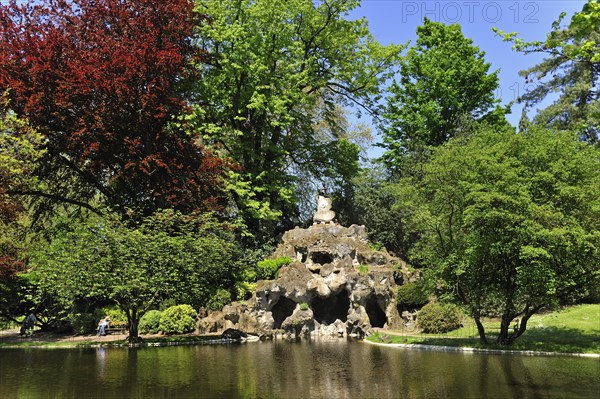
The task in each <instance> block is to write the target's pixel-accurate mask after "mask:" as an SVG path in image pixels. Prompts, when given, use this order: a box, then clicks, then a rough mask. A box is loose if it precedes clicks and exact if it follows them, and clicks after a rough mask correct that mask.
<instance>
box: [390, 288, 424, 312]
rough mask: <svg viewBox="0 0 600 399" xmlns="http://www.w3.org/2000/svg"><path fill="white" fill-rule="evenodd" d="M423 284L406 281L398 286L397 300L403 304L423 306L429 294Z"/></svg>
mask: <svg viewBox="0 0 600 399" xmlns="http://www.w3.org/2000/svg"><path fill="white" fill-rule="evenodd" d="M424 288H425V287H423V285H422V284H419V283H406V284H402V285H401V286H400V287H398V290H397V291H396V302H398V304H400V305H403V306H411V307H413V306H422V305H424V304H426V303H427V299H428V295H427V292H426V290H425V289H424Z"/></svg>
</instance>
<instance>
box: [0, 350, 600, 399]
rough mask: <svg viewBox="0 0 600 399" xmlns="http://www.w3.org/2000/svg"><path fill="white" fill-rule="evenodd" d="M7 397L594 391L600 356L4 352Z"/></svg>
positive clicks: (566, 394)
mask: <svg viewBox="0 0 600 399" xmlns="http://www.w3.org/2000/svg"><path fill="white" fill-rule="evenodd" d="M0 366H1V367H0V381H1V385H0V397H1V398H38V397H40V398H42V397H44V398H45V397H61V398H62V397H65V398H70V397H72V398H79V397H91V398H117V397H119V398H121V397H130V398H154V397H169V398H257V397H260V398H297V397H310V398H434V397H444V398H459V397H460V398H480V397H503V398H527V397H530V398H536V397H543V398H577V397H580V398H589V397H600V382H599V381H600V362H598V360H597V359H580V358H569V357H526V356H508V355H504V356H503V355H479V354H461V353H439V352H427V351H419V350H410V349H402V348H383V347H375V346H370V345H367V344H364V343H357V342H350V343H348V342H345V341H333V342H331V341H330V342H311V343H306V342H295V343H288V342H269V343H253V344H247V345H230V346H179V347H166V348H144V349H102V348H101V349H81V350H73V349H60V350H50V349H44V350H31V349H19V350H9V349H3V350H0Z"/></svg>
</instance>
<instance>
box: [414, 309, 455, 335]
mask: <svg viewBox="0 0 600 399" xmlns="http://www.w3.org/2000/svg"><path fill="white" fill-rule="evenodd" d="M462 317H463V316H462V313H461V311H460V309H459V308H458V307H457V306H456V305H452V304H440V303H438V302H432V303H428V304H427V305H425V306H423V308H422V309H421V310H420V311H419V313H418V315H417V322H418V324H419V328H420V329H421V331H423V332H424V333H432V334H443V333H447V332H449V331H452V330H456V329H457V328H460V326H461V324H462Z"/></svg>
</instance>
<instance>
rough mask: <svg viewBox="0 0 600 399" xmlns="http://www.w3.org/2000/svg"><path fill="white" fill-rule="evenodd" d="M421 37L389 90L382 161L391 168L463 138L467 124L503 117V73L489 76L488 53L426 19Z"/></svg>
mask: <svg viewBox="0 0 600 399" xmlns="http://www.w3.org/2000/svg"><path fill="white" fill-rule="evenodd" d="M417 36H418V37H417V41H416V43H415V44H414V45H413V46H411V47H410V48H409V49H408V52H407V53H406V54H405V55H404V56H403V57H402V58H401V61H400V69H399V71H398V78H397V79H396V80H395V81H394V83H393V84H392V86H391V87H390V88H389V97H388V100H387V108H386V114H385V123H386V125H385V127H384V129H383V146H384V147H385V148H386V152H385V153H384V155H383V160H384V161H385V162H386V164H387V165H388V166H389V167H390V168H392V169H394V168H397V167H398V166H399V165H400V164H401V163H402V159H403V158H405V156H406V155H410V154H418V153H421V152H423V151H424V150H425V148H426V147H428V146H438V145H441V144H443V143H445V142H446V141H447V140H448V139H449V138H451V137H454V136H456V135H458V134H460V131H461V128H464V126H465V125H466V124H468V123H470V122H472V121H481V120H484V119H485V118H486V117H487V118H491V117H492V116H495V117H496V118H497V117H498V116H499V115H502V114H503V113H504V112H503V109H497V110H495V112H493V111H494V106H495V105H496V104H498V103H499V100H498V99H495V98H494V91H495V90H496V89H497V88H498V71H494V72H490V66H491V65H490V64H489V63H488V62H486V61H485V59H484V56H485V52H483V51H481V50H480V49H479V47H477V46H475V45H473V41H472V40H471V39H468V38H466V37H465V36H464V35H463V34H462V31H461V27H460V25H458V24H453V25H445V24H443V23H440V22H433V21H430V20H429V19H427V18H425V20H424V23H423V25H421V26H419V27H418V28H417ZM498 114H499V115H498Z"/></svg>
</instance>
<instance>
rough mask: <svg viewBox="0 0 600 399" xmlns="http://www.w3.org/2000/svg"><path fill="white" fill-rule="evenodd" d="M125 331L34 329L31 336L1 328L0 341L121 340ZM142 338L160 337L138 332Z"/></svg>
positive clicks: (76, 341) (17, 330) (109, 341)
mask: <svg viewBox="0 0 600 399" xmlns="http://www.w3.org/2000/svg"><path fill="white" fill-rule="evenodd" d="M127 335H128V334H127V333H119V332H115V333H111V334H108V335H104V336H100V337H99V336H97V335H96V334H85V335H73V334H55V333H47V332H41V331H39V330H36V331H35V332H34V333H33V335H32V336H31V337H22V336H20V335H19V329H18V328H15V329H11V330H2V331H0V343H21V342H32V343H33V342H39V343H44V344H46V343H49V342H50V343H63V342H72V343H74V344H76V343H80V342H81V343H83V342H105V343H111V342H115V343H117V342H123V341H125V338H127ZM140 337H141V338H142V339H148V338H158V337H162V335H160V334H140Z"/></svg>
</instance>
